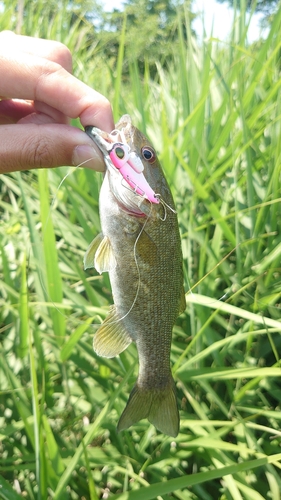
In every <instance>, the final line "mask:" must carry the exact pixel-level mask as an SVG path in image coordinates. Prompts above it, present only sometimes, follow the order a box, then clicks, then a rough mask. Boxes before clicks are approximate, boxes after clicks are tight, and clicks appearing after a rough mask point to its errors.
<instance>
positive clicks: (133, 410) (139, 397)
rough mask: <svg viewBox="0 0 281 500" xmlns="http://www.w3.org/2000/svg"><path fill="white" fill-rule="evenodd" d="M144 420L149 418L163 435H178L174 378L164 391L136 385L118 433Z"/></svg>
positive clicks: (122, 416) (121, 418) (120, 421)
mask: <svg viewBox="0 0 281 500" xmlns="http://www.w3.org/2000/svg"><path fill="white" fill-rule="evenodd" d="M142 418H147V419H148V420H149V422H151V423H152V424H153V425H155V427H156V429H158V430H159V431H161V432H163V434H167V435H168V436H172V437H176V436H177V435H178V432H179V412H178V407H177V399H176V387H175V383H174V381H173V379H172V376H171V377H170V380H169V383H168V384H167V386H166V387H165V388H163V389H146V388H141V387H139V386H138V384H136V385H135V387H134V388H133V390H132V392H131V394H130V397H129V400H128V402H127V406H126V408H125V410H124V411H123V413H122V415H121V417H120V420H119V422H118V426H117V430H118V432H119V431H122V430H124V429H128V427H130V426H131V425H133V424H135V423H136V422H138V421H139V420H141V419H142Z"/></svg>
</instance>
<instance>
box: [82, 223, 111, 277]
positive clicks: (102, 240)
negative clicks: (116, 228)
mask: <svg viewBox="0 0 281 500" xmlns="http://www.w3.org/2000/svg"><path fill="white" fill-rule="evenodd" d="M91 267H95V268H96V270H97V271H98V273H100V274H101V273H104V272H107V271H111V270H112V269H115V267H116V259H115V256H114V253H113V250H112V246H111V243H110V240H109V238H108V237H107V236H103V234H102V233H100V234H98V235H97V236H96V237H95V238H94V239H93V241H92V243H91V244H90V245H89V247H88V249H87V251H86V253H85V256H84V269H89V268H91Z"/></svg>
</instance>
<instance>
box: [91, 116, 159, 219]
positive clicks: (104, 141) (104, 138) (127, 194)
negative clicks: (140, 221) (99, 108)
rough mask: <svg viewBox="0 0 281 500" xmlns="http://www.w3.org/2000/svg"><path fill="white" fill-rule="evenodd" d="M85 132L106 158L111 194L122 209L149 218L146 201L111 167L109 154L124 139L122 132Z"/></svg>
mask: <svg viewBox="0 0 281 500" xmlns="http://www.w3.org/2000/svg"><path fill="white" fill-rule="evenodd" d="M85 132H86V134H87V135H88V136H89V137H90V138H91V139H92V140H93V141H94V143H95V144H96V145H97V146H98V148H99V149H100V151H101V152H102V154H103V156H104V159H105V164H106V170H107V171H108V172H110V177H109V182H110V188H111V192H112V194H113V195H114V197H115V199H116V201H117V203H118V205H119V207H120V209H121V210H123V211H124V212H126V213H127V214H128V215H133V216H135V217H147V214H146V213H145V212H147V211H148V207H146V203H145V201H146V200H145V199H144V198H143V197H141V196H139V195H138V194H137V193H135V192H134V191H133V190H132V189H131V188H130V187H129V185H127V184H126V182H125V181H124V179H123V178H122V176H121V175H120V173H119V172H118V171H117V170H116V169H115V168H114V167H112V166H111V162H110V159H109V153H110V152H111V150H112V148H113V145H114V144H116V141H118V140H120V139H121V138H122V139H123V137H120V136H121V134H120V131H119V130H114V131H113V132H111V134H108V133H107V132H104V131H103V130H100V129H99V128H97V127H92V126H87V127H85ZM141 205H142V207H141ZM149 211H150V206H149Z"/></svg>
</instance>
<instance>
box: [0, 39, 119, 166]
mask: <svg viewBox="0 0 281 500" xmlns="http://www.w3.org/2000/svg"><path fill="white" fill-rule="evenodd" d="M0 75H1V77H0V174H1V173H7V172H14V171H17V170H28V169H33V168H52V167H58V166H63V165H79V164H80V163H83V165H82V166H83V167H88V168H92V169H94V170H99V171H103V170H104V168H105V165H104V162H103V158H102V155H101V153H100V151H99V150H98V148H97V147H96V146H95V144H94V143H93V141H92V140H91V139H90V138H89V137H88V136H87V135H86V134H85V132H83V131H82V130H80V129H78V128H77V127H73V126H71V125H70V119H71V118H79V120H80V122H81V125H82V126H83V127H85V126H86V125H93V126H96V127H98V128H100V129H102V130H105V131H106V132H110V131H112V130H113V129H114V122H113V116H112V110H111V106H110V103H109V101H108V100H107V99H106V98H105V97H104V96H102V95H101V94H99V93H98V92H96V91H95V90H94V89H92V88H90V87H88V86H87V85H86V84H85V83H83V82H81V81H80V80H78V79H77V78H75V77H74V76H73V75H72V56H71V53H70V51H69V50H68V48H67V47H66V46H65V45H63V44H61V43H59V42H56V41H53V40H42V39H37V38H36V39H35V38H32V37H26V36H20V35H15V34H14V33H12V32H10V31H3V32H1V33H0Z"/></svg>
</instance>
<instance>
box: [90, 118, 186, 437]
mask: <svg viewBox="0 0 281 500" xmlns="http://www.w3.org/2000/svg"><path fill="white" fill-rule="evenodd" d="M85 132H86V133H87V134H88V135H89V137H90V138H91V139H92V140H93V141H94V142H95V143H96V144H97V145H98V146H99V148H100V150H101V151H102V153H103V155H104V159H105V164H106V171H105V175H104V179H103V182H102V186H101V190H100V196H99V212H100V222H101V229H102V233H101V234H99V235H98V236H96V237H95V238H94V240H93V242H92V243H91V244H90V246H89V247H88V249H87V251H86V254H85V257H84V268H85V269H88V268H91V267H95V268H96V270H97V271H98V272H99V273H102V272H108V273H109V278H110V283H111V288H112V295H113V302H114V304H113V305H112V306H111V308H110V311H109V314H108V316H107V317H106V319H105V320H104V322H103V323H102V324H101V326H100V327H99V328H98V330H97V332H96V333H95V336H94V343H93V347H94V350H95V352H96V353H97V354H98V355H99V356H103V357H106V358H111V357H114V356H117V355H118V354H120V353H121V352H123V351H124V350H125V349H126V348H127V347H128V346H129V345H130V343H131V342H135V343H136V347H137V351H138V358H139V373H138V378H137V382H136V384H135V386H134V388H133V390H132V392H131V394H130V396H129V399H128V401H127V404H126V407H125V409H124V411H123V413H122V414H121V417H120V419H119V422H118V425H117V431H118V432H119V431H122V430H124V429H128V428H129V427H130V426H132V425H134V424H136V423H137V422H138V421H139V420H141V419H144V418H147V419H148V421H149V422H150V423H152V424H153V425H154V426H155V427H156V429H158V430H159V431H160V432H162V433H164V434H166V435H168V436H171V437H176V436H177V435H178V432H179V410H178V405H177V397H176V386H175V382H174V380H173V377H172V373H171V366H170V350H171V341H172V329H173V326H174V324H175V322H176V319H177V317H178V316H179V314H181V313H183V312H184V310H185V307H186V302H185V293H184V287H183V259H182V250H181V238H180V232H179V226H178V220H177V214H176V209H175V205H174V201H173V197H172V194H171V190H170V188H169V186H168V183H167V181H166V178H165V176H164V173H163V170H162V168H161V165H160V163H159V160H158V158H157V154H156V151H155V149H154V148H153V146H152V144H151V143H150V142H149V141H148V139H147V138H146V137H145V135H143V133H142V132H140V130H138V129H137V128H136V127H135V126H134V125H133V124H132V120H131V118H130V116H129V115H124V116H122V118H121V119H120V121H119V122H118V123H117V124H116V129H115V130H114V131H113V132H111V134H108V133H106V132H104V131H102V130H100V129H97V128H95V127H93V126H87V127H85Z"/></svg>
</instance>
